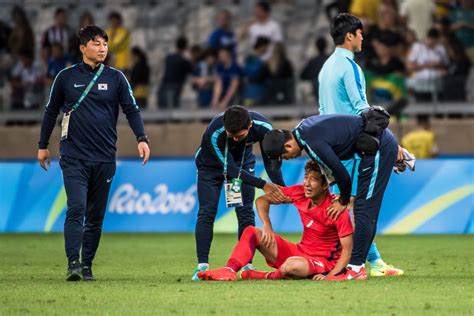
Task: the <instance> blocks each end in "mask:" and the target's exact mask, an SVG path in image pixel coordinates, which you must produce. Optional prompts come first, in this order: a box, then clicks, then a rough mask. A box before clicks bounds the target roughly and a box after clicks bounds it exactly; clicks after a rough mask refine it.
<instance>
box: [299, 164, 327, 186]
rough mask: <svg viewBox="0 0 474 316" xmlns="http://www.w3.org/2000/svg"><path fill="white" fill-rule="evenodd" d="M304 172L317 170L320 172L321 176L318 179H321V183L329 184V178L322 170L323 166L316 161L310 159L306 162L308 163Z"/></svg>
mask: <svg viewBox="0 0 474 316" xmlns="http://www.w3.org/2000/svg"><path fill="white" fill-rule="evenodd" d="M304 172H305V173H308V172H316V173H317V174H319V175H320V176H321V177H320V179H318V180H320V182H321V184H322V185H327V184H328V180H327V179H326V177H325V176H324V175H323V172H322V171H321V167H320V166H319V164H318V163H317V162H316V161H314V160H308V161H307V162H306V165H305V166H304Z"/></svg>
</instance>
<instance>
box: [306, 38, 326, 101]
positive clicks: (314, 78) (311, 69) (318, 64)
mask: <svg viewBox="0 0 474 316" xmlns="http://www.w3.org/2000/svg"><path fill="white" fill-rule="evenodd" d="M327 46H328V43H327V41H326V38H324V37H319V38H318V39H317V40H316V42H315V47H316V50H317V52H318V54H317V55H316V56H314V57H313V58H311V59H310V60H309V61H308V62H307V63H306V65H305V66H304V68H303V71H302V72H301V75H300V79H301V80H304V81H310V82H311V83H312V87H313V94H314V97H315V98H316V100H317V99H319V81H318V75H319V72H320V71H321V68H323V65H324V62H325V61H326V59H328V57H329V55H328V54H327V52H326V49H327Z"/></svg>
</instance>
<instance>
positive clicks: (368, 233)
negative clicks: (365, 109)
mask: <svg viewBox="0 0 474 316" xmlns="http://www.w3.org/2000/svg"><path fill="white" fill-rule="evenodd" d="M364 124H365V123H364V120H363V118H362V117H361V116H352V115H324V116H311V117H309V118H307V119H304V120H303V121H302V122H301V123H300V124H299V125H298V126H297V127H296V128H295V129H294V130H293V131H291V132H290V131H282V130H274V131H272V132H270V133H268V134H267V135H266V137H265V139H264V141H263V143H262V147H263V152H264V156H267V157H268V158H271V159H273V163H274V165H276V166H278V165H279V164H281V158H283V159H292V158H296V157H298V156H299V155H301V152H302V150H305V151H306V152H307V153H308V155H309V156H310V157H311V158H312V159H313V160H315V161H317V162H319V164H320V166H321V168H322V170H323V171H324V173H325V175H326V177H327V178H328V180H329V181H330V182H332V183H336V184H337V185H338V187H339V190H340V196H339V198H335V199H334V201H333V203H332V205H331V207H330V208H329V209H328V214H330V216H332V217H334V218H337V216H339V214H340V213H341V212H342V211H344V210H345V209H346V208H347V207H348V204H349V200H350V197H351V190H352V181H351V175H349V173H348V172H347V170H346V168H345V167H344V165H343V164H342V162H341V161H343V160H347V159H351V158H352V157H354V155H355V154H356V153H357V154H359V155H360V156H361V157H362V159H361V162H360V165H359V169H358V171H359V176H358V185H357V195H356V198H355V202H354V217H355V227H356V229H355V233H354V248H353V251H352V256H351V261H350V264H349V266H348V269H347V272H346V273H344V274H341V275H340V278H341V279H366V278H367V275H366V272H365V267H364V263H365V260H366V258H367V253H368V251H369V248H370V245H371V243H372V240H373V239H374V236H375V233H376V229H377V220H378V216H379V211H380V206H381V204H382V198H383V194H384V192H385V189H386V187H387V184H388V180H389V179H390V175H391V173H392V169H393V165H394V163H395V161H396V160H397V154H398V144H397V141H396V139H395V137H394V136H393V134H392V132H391V131H390V130H389V129H388V128H387V129H384V130H382V132H381V134H380V136H379V137H378V139H379V142H380V145H379V149H378V151H377V152H376V154H375V155H369V154H364V153H362V152H360V151H358V150H357V149H356V146H355V144H356V140H357V139H358V137H359V135H360V134H361V132H362V131H363V129H364Z"/></svg>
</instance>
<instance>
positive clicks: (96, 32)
mask: <svg viewBox="0 0 474 316" xmlns="http://www.w3.org/2000/svg"><path fill="white" fill-rule="evenodd" d="M97 37H101V38H103V39H104V40H105V41H106V42H108V41H109V37H108V36H107V33H106V32H105V31H104V30H103V29H101V28H100V27H98V26H95V25H88V26H85V27H83V28H82V29H80V30H79V32H77V38H78V40H79V44H81V45H87V43H88V42H89V41H95V39H96V38H97Z"/></svg>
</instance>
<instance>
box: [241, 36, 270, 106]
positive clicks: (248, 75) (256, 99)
mask: <svg viewBox="0 0 474 316" xmlns="http://www.w3.org/2000/svg"><path fill="white" fill-rule="evenodd" d="M269 45H270V40H269V39H268V38H266V37H259V38H257V42H256V43H255V45H254V47H253V49H254V53H253V54H251V55H249V56H247V57H246V58H245V65H244V69H243V75H244V80H245V83H244V89H243V99H244V101H243V102H244V105H245V106H247V107H249V106H253V105H256V104H258V105H262V104H264V103H265V96H266V92H265V91H266V89H265V83H266V81H267V69H266V64H265V61H264V60H263V56H264V55H265V53H266V52H267V49H268V46H269Z"/></svg>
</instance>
